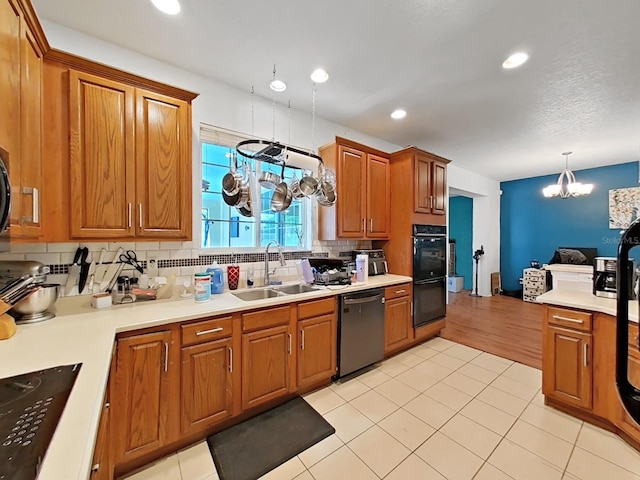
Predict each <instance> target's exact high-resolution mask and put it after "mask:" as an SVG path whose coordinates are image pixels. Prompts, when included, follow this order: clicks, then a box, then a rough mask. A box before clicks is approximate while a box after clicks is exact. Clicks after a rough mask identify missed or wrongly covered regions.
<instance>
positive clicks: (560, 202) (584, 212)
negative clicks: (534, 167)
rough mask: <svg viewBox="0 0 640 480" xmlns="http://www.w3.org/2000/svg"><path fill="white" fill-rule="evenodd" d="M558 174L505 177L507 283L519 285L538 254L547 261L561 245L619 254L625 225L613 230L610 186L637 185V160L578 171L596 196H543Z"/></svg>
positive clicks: (502, 262)
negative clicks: (619, 243)
mask: <svg viewBox="0 0 640 480" xmlns="http://www.w3.org/2000/svg"><path fill="white" fill-rule="evenodd" d="M559 173H560V172H558V174H554V175H546V176H544V177H532V178H524V179H521V180H513V181H510V182H502V183H501V184H500V188H501V189H502V197H501V198H500V272H501V273H502V288H503V289H505V290H517V289H519V288H521V287H520V285H519V282H518V280H519V278H520V277H522V269H523V268H526V267H528V266H529V264H530V262H531V260H533V259H537V260H539V261H540V263H541V264H543V263H548V262H549V260H550V259H551V257H552V256H553V253H554V252H555V250H556V249H557V248H558V247H593V248H597V249H598V256H613V257H615V256H616V252H617V247H618V240H619V238H620V230H619V229H616V230H610V229H609V190H610V189H614V188H626V187H637V186H638V163H637V162H631V163H622V164H619V165H611V166H608V167H599V168H591V169H588V170H580V171H574V173H575V175H576V179H577V181H578V182H582V183H593V184H594V188H593V192H592V193H591V195H588V196H586V197H577V198H559V197H554V198H544V197H543V196H542V188H544V187H546V186H547V185H549V184H551V183H555V182H556V181H557V180H558V175H559Z"/></svg>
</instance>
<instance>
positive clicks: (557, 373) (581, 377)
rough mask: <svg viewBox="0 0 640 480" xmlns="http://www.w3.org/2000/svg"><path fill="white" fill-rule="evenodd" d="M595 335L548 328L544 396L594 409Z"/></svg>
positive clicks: (543, 370) (544, 361) (543, 382)
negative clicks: (593, 363)
mask: <svg viewBox="0 0 640 480" xmlns="http://www.w3.org/2000/svg"><path fill="white" fill-rule="evenodd" d="M592 347H593V341H592V335H591V334H590V333H583V332H578V331H573V330H568V329H564V328H558V327H554V326H547V328H546V331H545V335H544V345H543V350H544V355H543V366H542V372H543V377H542V393H544V394H545V395H546V396H548V397H550V398H554V399H556V400H559V401H562V402H563V403H566V404H570V405H575V406H577V407H581V408H583V409H590V408H591V407H592V394H593V366H592V361H591V359H592Z"/></svg>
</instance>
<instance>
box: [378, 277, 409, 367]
mask: <svg viewBox="0 0 640 480" xmlns="http://www.w3.org/2000/svg"><path fill="white" fill-rule="evenodd" d="M411 300H412V285H411V284H410V283H406V284H402V285H396V286H393V287H387V288H386V289H385V306H384V353H385V355H386V354H389V353H393V352H396V351H398V350H401V349H403V348H404V347H405V346H406V345H408V344H410V343H411V342H413V340H414V331H413V312H412V301H411Z"/></svg>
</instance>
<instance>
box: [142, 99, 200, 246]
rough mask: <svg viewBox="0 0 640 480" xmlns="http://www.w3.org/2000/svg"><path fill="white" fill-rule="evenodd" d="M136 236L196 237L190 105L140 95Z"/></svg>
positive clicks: (174, 100) (180, 101)
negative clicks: (193, 235)
mask: <svg viewBox="0 0 640 480" xmlns="http://www.w3.org/2000/svg"><path fill="white" fill-rule="evenodd" d="M136 108H137V113H136V123H137V128H136V135H137V148H136V166H137V171H136V180H137V182H136V197H137V204H136V219H137V220H136V236H137V237H147V238H149V237H152V238H174V239H184V240H188V239H190V237H191V202H192V199H191V131H190V120H189V119H190V106H189V104H188V103H187V102H184V101H182V100H176V99H174V98H171V97H167V96H164V95H160V94H156V93H152V92H147V91H144V90H139V89H138V90H136Z"/></svg>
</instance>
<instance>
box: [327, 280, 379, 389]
mask: <svg viewBox="0 0 640 480" xmlns="http://www.w3.org/2000/svg"><path fill="white" fill-rule="evenodd" d="M383 358H384V289H382V288H377V289H371V290H364V291H362V292H355V293H350V294H345V295H340V318H339V322H338V377H344V376H345V375H349V374H350V373H353V372H355V371H356V370H360V369H361V368H364V367H367V366H369V365H371V364H372V363H375V362H379V361H380V360H382V359H383Z"/></svg>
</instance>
